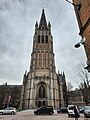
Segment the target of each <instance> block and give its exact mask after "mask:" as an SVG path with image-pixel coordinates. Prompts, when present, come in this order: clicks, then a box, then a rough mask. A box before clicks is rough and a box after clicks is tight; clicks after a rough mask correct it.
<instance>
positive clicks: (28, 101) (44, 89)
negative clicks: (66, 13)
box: [20, 9, 66, 109]
mask: <svg viewBox="0 0 90 120" xmlns="http://www.w3.org/2000/svg"><path fill="white" fill-rule="evenodd" d="M65 85H66V79H65V74H64V72H63V73H59V72H58V73H56V67H55V54H54V52H53V36H52V33H51V24H50V22H48V24H47V20H46V17H45V12H44V9H42V14H41V19H40V22H39V23H38V22H36V24H35V33H34V36H33V48H32V53H31V62H30V69H29V72H25V74H24V76H23V85H22V90H21V101H20V108H22V109H28V108H37V107H40V106H47V105H48V106H53V107H54V108H59V107H61V106H65V95H64V89H63V87H64V86H65Z"/></svg>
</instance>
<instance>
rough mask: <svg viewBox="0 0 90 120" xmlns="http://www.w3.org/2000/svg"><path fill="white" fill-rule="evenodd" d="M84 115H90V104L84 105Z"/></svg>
mask: <svg viewBox="0 0 90 120" xmlns="http://www.w3.org/2000/svg"><path fill="white" fill-rule="evenodd" d="M84 117H85V118H86V117H90V106H85V107H84Z"/></svg>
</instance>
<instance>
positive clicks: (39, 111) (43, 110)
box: [34, 106, 54, 115]
mask: <svg viewBox="0 0 90 120" xmlns="http://www.w3.org/2000/svg"><path fill="white" fill-rule="evenodd" d="M53 113H54V110H53V107H52V106H41V107H40V108H37V109H36V110H34V114H36V115H40V114H49V115H52V114H53Z"/></svg>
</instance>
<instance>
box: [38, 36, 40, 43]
mask: <svg viewBox="0 0 90 120" xmlns="http://www.w3.org/2000/svg"><path fill="white" fill-rule="evenodd" d="M38 43H40V35H38Z"/></svg>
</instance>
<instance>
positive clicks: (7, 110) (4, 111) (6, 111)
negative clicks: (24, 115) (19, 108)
mask: <svg viewBox="0 0 90 120" xmlns="http://www.w3.org/2000/svg"><path fill="white" fill-rule="evenodd" d="M0 114H12V115H15V114H16V108H14V107H7V108H5V109H2V110H0Z"/></svg>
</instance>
